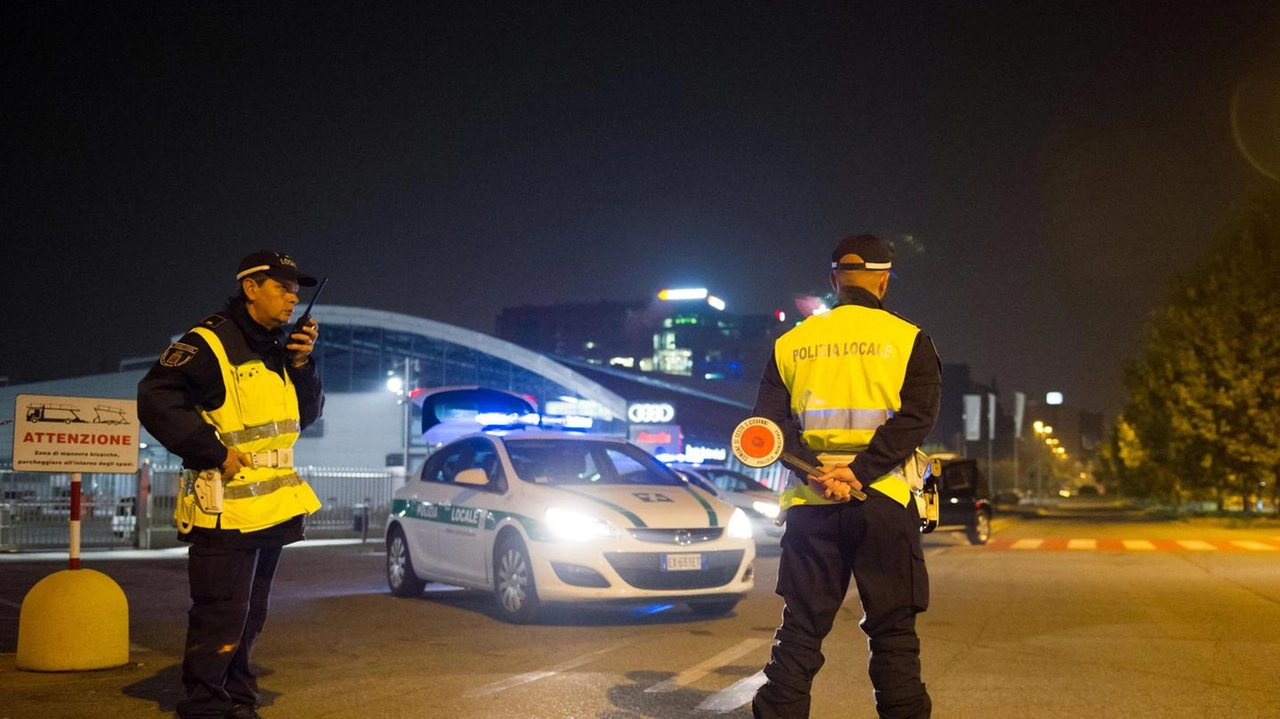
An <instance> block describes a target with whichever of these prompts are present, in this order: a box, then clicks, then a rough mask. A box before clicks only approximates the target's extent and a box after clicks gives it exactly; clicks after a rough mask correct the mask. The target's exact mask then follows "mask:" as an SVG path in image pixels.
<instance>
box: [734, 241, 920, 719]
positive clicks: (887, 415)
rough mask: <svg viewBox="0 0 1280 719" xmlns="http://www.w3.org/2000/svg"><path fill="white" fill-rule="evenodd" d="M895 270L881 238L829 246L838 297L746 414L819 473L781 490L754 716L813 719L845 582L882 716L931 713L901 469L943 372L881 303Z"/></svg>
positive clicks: (783, 357)
mask: <svg viewBox="0 0 1280 719" xmlns="http://www.w3.org/2000/svg"><path fill="white" fill-rule="evenodd" d="M892 268H893V247H892V246H891V245H890V244H889V243H887V242H885V241H884V240H882V239H881V238H879V237H876V236H875V235H866V234H864V235H851V236H849V237H845V238H844V239H842V240H841V241H840V242H839V244H838V245H837V246H836V248H835V250H834V251H833V252H832V253H831V284H832V287H833V289H835V290H836V292H837V294H838V296H839V301H838V304H837V305H836V307H835V308H834V309H832V310H831V311H829V312H826V313H823V314H820V315H814V316H812V317H809V318H808V319H806V320H805V321H804V322H802V323H801V324H800V325H798V326H796V327H795V328H793V329H792V330H790V331H789V332H787V333H786V334H784V335H783V336H782V337H780V338H778V340H777V341H776V343H775V344H774V352H773V356H772V357H771V358H770V360H769V362H768V364H767V366H766V368H765V371H764V375H763V377H762V378H761V380H760V388H759V391H758V393H757V396H756V405H755V408H754V411H753V414H755V415H757V416H760V417H765V418H768V419H770V420H772V421H773V422H776V423H777V424H778V426H779V427H780V428H781V429H782V436H783V443H784V447H785V451H786V453H787V454H789V455H792V456H794V457H795V458H798V459H799V460H801V461H802V462H805V463H808V464H810V465H814V466H816V467H818V468H819V470H820V472H821V476H819V477H817V478H811V477H808V476H807V475H804V474H802V473H801V474H799V475H798V476H797V477H796V478H795V480H794V481H793V486H792V487H790V488H789V489H787V490H786V491H785V492H784V494H783V498H782V508H783V510H784V511H785V512H786V513H787V514H786V517H787V520H786V527H787V529H786V533H785V534H784V535H783V537H782V557H781V560H780V562H779V566H778V587H777V593H778V594H779V595H780V596H781V597H782V598H783V601H784V605H783V609H782V624H781V626H780V627H779V628H778V630H777V632H776V633H775V639H776V641H775V643H774V645H773V650H772V654H771V656H770V659H769V662H768V664H767V665H766V666H765V669H764V673H765V676H766V677H767V679H768V681H767V682H766V683H765V684H764V685H763V686H761V687H760V689H759V690H758V691H757V693H756V695H755V699H754V701H753V703H752V711H753V713H754V715H755V716H756V717H759V718H762V719H774V718H778V717H788V718H790V717H807V716H809V707H810V688H811V686H812V683H813V678H814V676H815V675H816V674H817V673H818V670H819V669H820V668H821V667H822V664H823V662H824V657H823V655H822V641H823V639H824V638H825V637H826V636H827V634H828V633H829V632H830V631H831V628H832V625H833V624H834V622H835V619H836V616H837V612H838V611H839V609H840V606H841V605H842V604H843V603H844V601H845V594H846V593H847V592H848V589H849V580H850V577H852V578H853V580H854V581H855V582H856V585H857V589H858V597H859V599H860V600H861V603H862V610H863V618H862V622H861V625H860V626H861V627H862V630H863V632H865V633H866V635H867V637H868V638H869V639H870V650H871V661H870V663H869V668H868V671H869V673H870V675H871V683H872V685H873V686H874V688H875V700H876V710H877V712H878V713H879V715H880V716H881V717H885V718H890V717H892V718H902V719H906V718H912V719H915V718H919V717H928V716H930V712H931V710H932V705H931V701H930V698H929V694H928V692H927V691H926V690H925V686H924V684H923V683H922V682H921V680H920V640H919V638H918V636H917V635H916V627H915V621H916V615H917V614H918V613H920V612H923V611H924V610H925V609H926V608H928V605H929V579H928V574H927V573H926V571H925V565H924V554H923V553H922V550H921V546H920V517H919V515H918V514H917V510H916V504H915V502H914V501H913V500H912V496H911V491H910V488H909V485H908V483H907V481H906V479H905V476H904V467H903V465H904V463H905V462H906V461H907V460H908V459H909V458H911V457H912V456H913V454H914V452H915V450H916V448H917V447H919V446H920V444H921V443H922V442H923V441H924V438H925V436H926V435H927V434H928V433H929V431H930V430H931V429H932V428H933V424H934V421H935V420H936V419H937V415H938V405H939V403H940V400H941V387H942V367H941V363H940V362H939V360H938V355H937V352H936V351H935V349H934V347H933V342H932V340H930V339H929V336H928V335H926V334H925V333H923V332H921V331H920V328H918V327H916V326H915V325H913V324H911V323H910V322H908V321H906V320H904V319H902V318H900V317H898V316H897V315H894V314H892V313H890V312H888V311H886V310H885V309H884V306H883V304H882V301H883V299H884V296H885V294H886V293H887V292H888V289H889V280H890V277H891V274H892V272H891V271H892ZM783 462H784V463H788V462H789V460H788V458H787V457H786V456H785V455H784V457H783ZM790 465H791V466H792V469H793V470H796V471H797V472H801V470H802V467H800V466H796V463H795V462H794V461H792V462H790ZM800 477H805V479H800ZM840 485H844V486H845V487H846V488H848V487H852V488H854V489H859V490H862V491H863V492H864V493H865V494H866V499H865V500H859V499H857V498H856V497H851V496H850V492H848V491H847V490H846V491H840Z"/></svg>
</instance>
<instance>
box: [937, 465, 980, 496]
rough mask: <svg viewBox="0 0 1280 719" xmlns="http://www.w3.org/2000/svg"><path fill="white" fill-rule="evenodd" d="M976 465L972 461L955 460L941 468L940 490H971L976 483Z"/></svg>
mask: <svg viewBox="0 0 1280 719" xmlns="http://www.w3.org/2000/svg"><path fill="white" fill-rule="evenodd" d="M976 474H977V465H976V464H974V463H973V462H957V463H956V464H951V465H947V467H945V468H944V469H943V470H942V491H944V492H961V491H965V490H971V489H973V487H974V486H976V484H977V478H976V476H975V475H976Z"/></svg>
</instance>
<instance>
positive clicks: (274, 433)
mask: <svg viewBox="0 0 1280 719" xmlns="http://www.w3.org/2000/svg"><path fill="white" fill-rule="evenodd" d="M301 424H302V423H301V422H299V421H298V420H296V419H285V420H281V421H279V422H268V423H266V424H260V425H258V426H256V427H245V428H244V429H242V430H238V431H231V432H219V433H218V437H219V439H221V440H222V443H223V444H225V445H227V446H235V445H241V444H248V443H249V442H252V441H254V440H255V439H270V438H272V437H279V436H280V435H282V434H298V433H300V432H301V431H302V426H301ZM276 449H279V447H277V448H276Z"/></svg>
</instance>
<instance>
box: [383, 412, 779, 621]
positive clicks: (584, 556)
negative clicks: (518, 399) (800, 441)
mask: <svg viewBox="0 0 1280 719" xmlns="http://www.w3.org/2000/svg"><path fill="white" fill-rule="evenodd" d="M751 531H752V530H751V522H750V520H749V519H748V518H747V515H746V513H744V512H743V511H742V510H741V509H737V508H735V507H733V506H731V505H729V504H726V503H724V502H722V501H720V500H718V499H716V498H715V497H714V496H712V494H711V493H710V492H708V491H706V490H703V489H699V488H697V487H696V486H691V485H690V484H689V483H687V482H686V481H684V480H683V479H682V478H681V477H680V476H678V475H677V474H676V473H675V472H673V471H672V470H670V469H669V468H668V467H667V466H666V465H664V464H662V463H661V462H659V461H658V460H657V459H656V458H655V457H654V456H653V455H651V454H649V453H647V452H645V451H644V450H643V449H640V448H639V447H637V446H635V445H633V444H631V443H629V442H627V441H625V440H621V439H617V438H610V437H604V436H597V435H588V434H579V433H574V432H564V431H545V430H516V431H509V432H481V433H477V434H472V435H469V436H464V437H460V438H458V439H456V440H454V441H452V442H450V443H448V444H446V445H444V446H443V447H441V448H440V449H438V450H436V452H434V453H433V454H432V455H431V456H430V457H428V458H427V460H426V461H425V462H424V463H423V465H422V467H421V468H420V469H419V470H418V472H416V473H415V474H414V475H413V476H412V477H410V479H409V481H408V483H407V484H406V485H405V486H404V487H402V488H400V489H398V490H396V491H395V493H394V495H393V499H392V507H391V514H390V516H389V517H388V520H387V528H386V566H387V584H388V585H389V586H390V588H391V592H392V594H395V595H397V596H401V597H414V596H418V595H420V594H421V593H422V591H423V588H424V586H425V584H426V583H427V582H428V581H437V582H442V583H446V584H452V585H457V586H462V587H470V588H475V589H484V590H488V591H491V592H493V595H494V598H495V600H496V607H497V614H498V616H499V617H500V618H502V619H504V620H506V621H510V622H515V623H524V622H530V621H533V620H534V619H535V618H536V617H537V614H538V611H539V608H540V605H542V604H543V603H551V602H557V603H558V602H601V603H641V604H644V603H650V602H666V603H674V602H681V603H684V604H687V605H688V606H689V607H690V608H691V609H692V610H693V611H695V612H697V613H700V614H706V615H721V614H727V613H729V612H731V611H733V608H734V607H735V606H736V605H737V603H738V602H739V601H740V600H741V599H742V598H743V597H745V596H746V594H747V593H748V592H750V591H751V589H752V587H753V586H754V561H755V543H754V541H753V540H752V536H751Z"/></svg>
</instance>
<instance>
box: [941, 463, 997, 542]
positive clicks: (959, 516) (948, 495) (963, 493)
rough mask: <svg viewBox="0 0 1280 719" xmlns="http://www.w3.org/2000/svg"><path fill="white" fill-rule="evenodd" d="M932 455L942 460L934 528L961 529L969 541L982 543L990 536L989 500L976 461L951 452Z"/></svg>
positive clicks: (943, 529)
mask: <svg viewBox="0 0 1280 719" xmlns="http://www.w3.org/2000/svg"><path fill="white" fill-rule="evenodd" d="M933 458H934V459H940V460H941V461H942V478H941V480H940V481H939V482H938V528H937V531H961V530H963V531H964V533H965V536H966V537H968V538H969V543H970V544H986V543H987V540H989V539H991V500H990V499H989V498H988V497H987V492H986V489H985V487H984V482H983V479H982V472H980V471H979V470H978V462H977V460H974V459H966V458H964V457H960V456H957V455H952V454H944V455H933Z"/></svg>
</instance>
